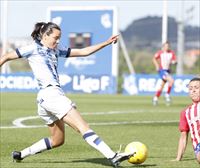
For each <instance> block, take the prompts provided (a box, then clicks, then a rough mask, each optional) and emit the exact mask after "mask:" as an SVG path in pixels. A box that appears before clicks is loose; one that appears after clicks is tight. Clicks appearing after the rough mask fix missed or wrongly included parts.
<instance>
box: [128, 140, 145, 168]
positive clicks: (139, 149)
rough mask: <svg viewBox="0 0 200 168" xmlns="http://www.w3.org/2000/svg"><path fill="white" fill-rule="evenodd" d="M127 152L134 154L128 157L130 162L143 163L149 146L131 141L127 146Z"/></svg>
mask: <svg viewBox="0 0 200 168" xmlns="http://www.w3.org/2000/svg"><path fill="white" fill-rule="evenodd" d="M125 152H126V153H133V152H134V155H133V156H131V157H130V158H129V159H128V162H129V163H132V164H141V163H143V162H144V161H145V160H146V158H147V153H148V152H147V147H146V145H144V144H143V143H141V142H131V143H129V144H128V145H127V146H126V148H125Z"/></svg>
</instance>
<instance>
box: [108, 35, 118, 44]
mask: <svg viewBox="0 0 200 168" xmlns="http://www.w3.org/2000/svg"><path fill="white" fill-rule="evenodd" d="M118 39H119V34H118V35H114V36H112V37H110V38H109V39H108V41H107V42H108V44H111V43H113V44H115V43H117V41H118Z"/></svg>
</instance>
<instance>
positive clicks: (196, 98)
mask: <svg viewBox="0 0 200 168" xmlns="http://www.w3.org/2000/svg"><path fill="white" fill-rule="evenodd" d="M188 88H189V96H190V98H191V99H192V102H193V103H192V105H189V106H188V107H187V108H186V109H185V110H183V111H182V112H181V115H180V123H179V130H180V132H181V134H180V139H179V145H178V151H177V156H176V159H175V161H180V160H181V159H182V157H183V154H184V152H185V149H186V146H187V141H188V133H189V132H190V135H191V139H192V145H193V148H194V153H195V156H196V159H197V162H198V163H199V164H200V78H199V77H196V78H193V79H192V80H191V81H190V83H189V86H188Z"/></svg>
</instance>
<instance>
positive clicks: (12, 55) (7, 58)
mask: <svg viewBox="0 0 200 168" xmlns="http://www.w3.org/2000/svg"><path fill="white" fill-rule="evenodd" d="M18 58H19V56H18V55H17V53H16V51H12V52H9V53H7V54H5V55H3V56H1V57H0V67H1V66H2V65H3V64H4V63H5V62H7V61H10V60H14V59H18Z"/></svg>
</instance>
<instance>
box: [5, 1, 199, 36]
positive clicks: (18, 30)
mask: <svg viewBox="0 0 200 168" xmlns="http://www.w3.org/2000/svg"><path fill="white" fill-rule="evenodd" d="M48 6H117V8H118V11H119V28H120V30H124V29H125V28H126V27H127V26H128V25H129V24H131V23H132V22H133V21H134V20H137V19H140V18H143V17H146V16H162V6H163V0H132V1H131V0H129V1H127V0H123V1H110V0H107V1H101V0H99V1H96V0H93V1H92V0H91V1H83V0H74V1H68V0H45V1H42V0H35V1H31V0H27V1H25V0H22V1H19V0H8V37H25V36H30V33H31V32H32V29H33V26H34V24H35V23H36V22H38V21H46V9H47V8H48ZM199 6H200V1H199V0H185V1H183V0H168V15H169V16H172V17H174V18H175V19H177V20H178V19H180V16H181V11H182V10H181V9H182V7H184V8H183V13H184V18H188V17H189V18H190V19H189V20H188V22H187V24H190V25H195V26H200V7H199ZM1 7H2V0H1ZM191 7H194V9H193V10H192V11H191V12H189V13H188V12H187V11H188V10H189V9H190V8H191ZM1 11H2V8H1ZM191 17H192V18H191ZM1 20H2V19H1ZM1 25H2V23H1ZM1 33H2V32H1Z"/></svg>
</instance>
